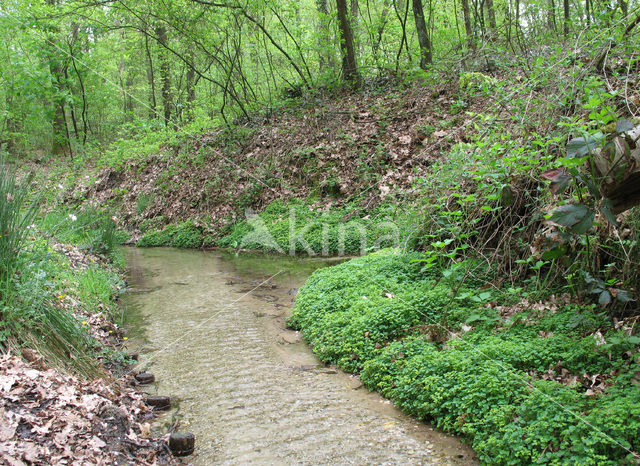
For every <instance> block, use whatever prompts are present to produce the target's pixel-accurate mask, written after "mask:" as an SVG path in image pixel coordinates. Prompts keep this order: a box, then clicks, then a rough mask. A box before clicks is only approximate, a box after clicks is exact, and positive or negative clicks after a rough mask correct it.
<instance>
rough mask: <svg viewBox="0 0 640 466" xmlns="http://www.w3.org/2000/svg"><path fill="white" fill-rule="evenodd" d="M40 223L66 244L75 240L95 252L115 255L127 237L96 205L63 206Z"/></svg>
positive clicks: (82, 246)
mask: <svg viewBox="0 0 640 466" xmlns="http://www.w3.org/2000/svg"><path fill="white" fill-rule="evenodd" d="M37 223H38V226H39V228H40V229H42V230H43V231H46V232H48V233H50V234H51V235H53V236H54V237H55V238H57V239H58V240H59V241H61V242H63V243H65V242H66V243H73V244H76V245H78V246H79V247H80V248H81V249H83V250H86V251H88V252H91V253H94V254H101V255H104V256H113V255H114V251H115V247H116V246H117V245H119V244H123V243H124V242H125V241H126V240H127V239H128V234H127V233H125V232H123V231H118V230H117V226H116V222H115V220H114V218H113V217H112V216H111V215H110V214H109V212H106V211H102V210H99V209H97V208H94V207H84V208H80V209H69V208H62V209H56V210H54V211H52V212H49V213H48V214H46V215H45V216H44V217H42V218H41V219H39V220H38V222H37Z"/></svg>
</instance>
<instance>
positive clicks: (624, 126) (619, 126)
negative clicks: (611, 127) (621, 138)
mask: <svg viewBox="0 0 640 466" xmlns="http://www.w3.org/2000/svg"><path fill="white" fill-rule="evenodd" d="M634 128H635V126H634V125H633V123H631V122H630V121H629V120H625V119H624V118H620V119H618V121H616V132H617V133H626V132H627V131H631V130H632V129H634Z"/></svg>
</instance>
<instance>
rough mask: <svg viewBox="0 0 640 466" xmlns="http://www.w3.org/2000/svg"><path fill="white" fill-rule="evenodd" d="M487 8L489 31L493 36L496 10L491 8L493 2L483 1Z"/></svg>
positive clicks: (491, 0)
mask: <svg viewBox="0 0 640 466" xmlns="http://www.w3.org/2000/svg"><path fill="white" fill-rule="evenodd" d="M485 6H486V8H487V17H488V18H489V29H490V33H491V35H492V36H493V35H494V34H495V33H496V10H495V8H494V7H493V0H485Z"/></svg>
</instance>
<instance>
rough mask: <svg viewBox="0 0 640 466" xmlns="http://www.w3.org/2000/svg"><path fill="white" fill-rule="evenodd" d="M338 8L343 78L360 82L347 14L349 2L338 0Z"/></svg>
mask: <svg viewBox="0 0 640 466" xmlns="http://www.w3.org/2000/svg"><path fill="white" fill-rule="evenodd" d="M336 6H337V8H338V26H339V28H340V48H341V49H342V76H343V77H344V79H345V80H346V81H352V82H357V81H359V76H358V66H357V64H356V54H355V49H354V45H353V34H352V32H351V24H349V15H348V12H347V0H336Z"/></svg>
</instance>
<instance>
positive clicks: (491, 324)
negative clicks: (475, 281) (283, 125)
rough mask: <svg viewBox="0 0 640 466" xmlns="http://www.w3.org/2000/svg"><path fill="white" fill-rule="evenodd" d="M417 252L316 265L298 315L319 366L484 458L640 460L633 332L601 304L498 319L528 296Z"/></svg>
mask: <svg viewBox="0 0 640 466" xmlns="http://www.w3.org/2000/svg"><path fill="white" fill-rule="evenodd" d="M420 257H423V256H420V255H419V254H417V253H411V254H399V253H398V252H397V251H394V250H385V251H380V252H378V253H375V254H371V255H369V256H366V257H360V258H357V259H353V260H351V261H349V262H346V263H343V264H340V265H337V266H334V267H331V268H326V269H321V270H319V271H317V272H315V273H314V274H313V275H312V276H311V277H310V279H309V280H308V281H307V283H306V285H305V286H304V288H302V290H301V291H300V293H299V295H298V298H297V300H296V305H295V308H294V310H293V312H292V317H291V319H290V324H291V325H292V326H293V327H295V328H297V329H300V330H302V331H303V332H304V336H305V339H306V340H307V341H308V342H309V343H310V344H311V345H312V347H313V350H314V352H315V353H316V354H317V355H318V356H319V357H320V358H321V359H322V360H323V361H325V362H330V363H335V364H337V365H338V366H339V367H340V368H342V369H344V370H347V371H350V372H356V373H359V374H360V377H361V380H362V381H363V382H364V384H365V385H366V386H367V387H368V388H369V389H371V390H377V391H379V392H380V393H382V394H383V395H384V396H386V397H387V398H389V399H391V400H393V401H394V402H395V403H396V404H398V405H399V406H400V407H401V408H402V409H403V410H405V411H406V412H408V413H409V414H412V415H414V416H416V417H418V418H419V419H421V420H425V421H430V422H433V423H434V424H435V425H436V426H438V427H439V428H441V429H444V430H445V431H448V432H453V433H456V434H459V435H463V436H466V437H468V438H469V439H470V440H471V443H472V446H473V448H474V449H475V450H476V452H477V453H478V455H479V457H480V459H481V460H482V461H483V462H486V463H492V464H531V463H535V462H540V463H557V462H561V463H571V464H632V462H633V456H632V454H631V453H630V452H629V451H628V450H630V451H637V450H638V449H639V448H640V440H639V439H640V435H639V434H640V386H639V385H638V381H637V380H635V379H634V377H636V376H635V374H636V370H637V364H638V358H639V357H638V350H639V349H640V342H638V341H636V340H637V339H634V337H629V336H624V335H623V334H621V333H620V332H619V331H616V330H613V329H609V330H602V329H606V328H607V322H608V318H607V316H606V313H604V311H602V310H598V309H597V308H596V307H595V306H578V305H564V306H562V307H558V308H555V307H551V308H549V307H544V306H522V307H519V308H517V310H516V311H515V312H512V313H509V312H507V313H505V314H504V315H503V314H502V313H501V311H500V310H498V309H496V307H497V304H499V305H500V306H502V307H501V309H502V310H504V309H505V308H508V307H509V306H511V305H514V303H517V301H518V299H521V298H522V294H526V293H521V294H520V295H519V296H514V295H513V294H511V295H509V294H506V293H503V294H498V293H493V294H486V293H487V292H486V291H484V290H480V291H475V290H474V289H470V288H468V287H467V286H468V285H465V286H460V285H459V283H458V282H459V281H458V280H457V279H450V278H447V277H448V276H449V273H448V272H449V269H442V268H438V267H436V266H434V267H430V268H428V269H426V268H425V265H424V262H423V261H417V259H420ZM516 298H517V299H516ZM490 302H491V305H489V303H490ZM496 303H497V304H496ZM514 309H516V308H514ZM599 331H602V332H603V335H602V338H603V339H604V343H603V341H601V340H600V339H599V337H598V336H597V335H598V332H599ZM623 419H624V422H622V420H623Z"/></svg>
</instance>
